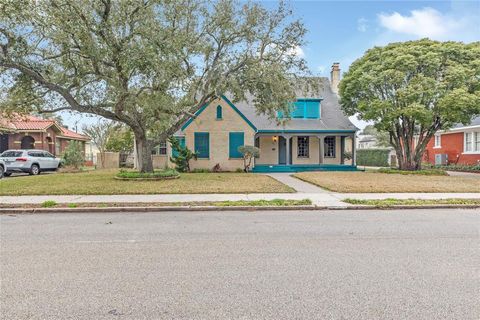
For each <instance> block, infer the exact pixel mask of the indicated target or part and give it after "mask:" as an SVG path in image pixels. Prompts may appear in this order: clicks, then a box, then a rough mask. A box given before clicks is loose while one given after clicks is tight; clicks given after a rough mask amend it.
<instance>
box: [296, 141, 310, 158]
mask: <svg viewBox="0 0 480 320" xmlns="http://www.w3.org/2000/svg"><path fill="white" fill-rule="evenodd" d="M309 140H310V139H309V138H308V137H297V157H298V158H308V157H309V145H310V143H309V142H310V141H309Z"/></svg>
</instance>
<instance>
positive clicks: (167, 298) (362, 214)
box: [0, 210, 480, 320]
mask: <svg viewBox="0 0 480 320" xmlns="http://www.w3.org/2000/svg"><path fill="white" fill-rule="evenodd" d="M0 228H1V229H0V231H1V243H0V244H1V252H0V258H1V259H0V261H1V264H0V266H1V296H0V303H1V310H0V311H1V319H206V320H207V319H208V320H210V319H276V320H278V319H415V320H419V319H461V320H468V319H475V320H478V319H480V238H479V232H480V211H479V210H434V211H432V210H423V211H422V210H416V211H413V210H412V211H323V212H321V211H316V212H314V211H310V212H207V213H198V212H197V213H181V212H177V213H144V214H142V213H135V214H127V213H119V214H55V215H48V214H42V215H19V216H1V217H0Z"/></svg>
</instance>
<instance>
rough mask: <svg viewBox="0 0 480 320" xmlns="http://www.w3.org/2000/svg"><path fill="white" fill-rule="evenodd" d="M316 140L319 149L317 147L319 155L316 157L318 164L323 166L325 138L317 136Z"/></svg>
mask: <svg viewBox="0 0 480 320" xmlns="http://www.w3.org/2000/svg"><path fill="white" fill-rule="evenodd" d="M317 138H318V144H319V147H318V151H319V152H320V154H319V155H318V162H319V163H320V164H323V163H324V161H325V159H324V156H325V136H317Z"/></svg>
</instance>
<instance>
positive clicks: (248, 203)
mask: <svg viewBox="0 0 480 320" xmlns="http://www.w3.org/2000/svg"><path fill="white" fill-rule="evenodd" d="M311 204H312V201H311V200H310V199H302V200H284V199H273V200H237V201H201V202H132V203H130V202H128V203H120V202H111V203H108V202H107V203H56V202H55V201H53V200H47V201H45V202H43V203H40V204H0V208H107V207H114V208H115V207H180V206H185V207H204V206H213V207H268V206H277V207H278V206H280V207H286V206H309V205H311Z"/></svg>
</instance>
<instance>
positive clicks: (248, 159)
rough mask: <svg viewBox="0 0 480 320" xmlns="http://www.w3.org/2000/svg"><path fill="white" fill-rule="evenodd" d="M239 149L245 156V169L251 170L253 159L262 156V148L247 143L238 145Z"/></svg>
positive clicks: (246, 170)
mask: <svg viewBox="0 0 480 320" xmlns="http://www.w3.org/2000/svg"><path fill="white" fill-rule="evenodd" d="M238 151H239V152H240V153H241V154H242V157H243V171H245V172H248V171H250V166H251V165H252V159H253V158H258V157H259V156H260V149H259V148H257V147H254V146H248V145H247V146H241V147H238Z"/></svg>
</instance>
